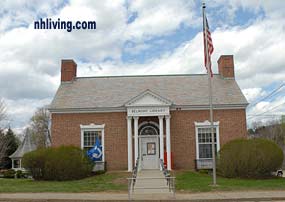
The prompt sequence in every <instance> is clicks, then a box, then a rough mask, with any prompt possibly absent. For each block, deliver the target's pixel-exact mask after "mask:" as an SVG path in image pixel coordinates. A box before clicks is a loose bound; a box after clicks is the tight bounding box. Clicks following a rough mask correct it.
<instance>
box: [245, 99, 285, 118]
mask: <svg viewBox="0 0 285 202" xmlns="http://www.w3.org/2000/svg"><path fill="white" fill-rule="evenodd" d="M283 104H285V102H283V103H281V104H279V105H277V106H275V107H273V108H271V109H268V110H267V111H265V112H262V113H260V114H255V115H253V116H260V115H263V114H265V113H267V112H270V111H272V110H274V109H277V108H278V107H280V106H281V105H283ZM248 116H251V115H248ZM253 116H251V117H249V118H248V119H251V118H254V117H253ZM280 116H281V115H280Z"/></svg>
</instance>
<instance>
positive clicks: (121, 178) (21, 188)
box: [0, 171, 285, 193]
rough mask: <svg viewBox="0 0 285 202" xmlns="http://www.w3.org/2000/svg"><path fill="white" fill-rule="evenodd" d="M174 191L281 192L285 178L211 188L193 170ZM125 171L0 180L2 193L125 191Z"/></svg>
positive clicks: (180, 175)
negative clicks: (67, 177) (66, 177)
mask: <svg viewBox="0 0 285 202" xmlns="http://www.w3.org/2000/svg"><path fill="white" fill-rule="evenodd" d="M174 174H175V176H176V189H177V191H179V192H207V191H235V190H281V189H282V190H284V189H285V178H274V179H260V180H249V179H227V178H222V177H218V178H217V182H218V186H217V187H213V186H211V183H212V177H211V176H210V175H207V174H201V173H197V172H192V171H177V172H175V173H174ZM129 176H130V174H129V173H127V172H107V173H105V174H102V175H96V176H93V177H89V178H86V179H83V180H75V181H65V182H57V181H34V180H31V179H3V178H0V193H1V192H2V193H3V192H98V191H112V192H113V191H123V192H127V180H126V178H127V177H129Z"/></svg>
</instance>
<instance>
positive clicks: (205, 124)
mask: <svg viewBox="0 0 285 202" xmlns="http://www.w3.org/2000/svg"><path fill="white" fill-rule="evenodd" d="M194 123H195V133H196V159H197V160H199V159H200V158H199V142H198V141H199V138H198V129H199V128H211V122H210V121H208V120H206V121H204V122H194ZM213 127H214V128H216V139H217V152H219V151H220V122H219V121H217V122H213ZM204 159H205V160H207V159H206V158H203V160H204ZM209 159H212V158H209Z"/></svg>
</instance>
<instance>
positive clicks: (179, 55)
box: [0, 0, 285, 133]
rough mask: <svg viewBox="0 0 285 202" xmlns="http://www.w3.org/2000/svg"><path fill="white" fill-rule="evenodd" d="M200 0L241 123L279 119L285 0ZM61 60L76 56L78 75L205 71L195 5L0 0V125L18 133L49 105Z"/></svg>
mask: <svg viewBox="0 0 285 202" xmlns="http://www.w3.org/2000/svg"><path fill="white" fill-rule="evenodd" d="M205 3H206V6H207V8H206V15H207V18H208V22H209V26H210V31H211V33H212V40H213V44H214V53H213V55H212V64H213V72H214V73H218V72H217V60H218V58H219V56H220V55H223V54H224V55H234V62H235V76H236V81H237V82H238V84H239V86H240V88H241V90H242V92H243V93H244V95H245V96H246V98H247V100H248V102H249V103H251V104H250V105H249V106H248V108H247V122H248V126H251V125H252V124H253V123H254V122H258V121H263V122H266V121H270V120H275V119H279V118H280V115H281V114H283V113H284V114H285V104H284V103H285V57H284V56H285V52H284V50H285V40H284V39H285V12H284V10H285V1H283V0H274V1H269V0H259V1H258V0H251V1H248V0H211V1H210V0H209V1H205ZM40 18H51V19H54V20H57V19H58V18H60V19H61V20H72V21H77V20H95V21H96V23H97V24H96V25H97V29H96V30H73V31H72V32H67V31H66V30H37V29H34V21H36V20H39V19H40ZM61 59H74V60H75V61H76V63H77V65H78V70H77V71H78V73H77V75H78V76H102V75H149V74H196V73H206V70H205V68H204V66H203V39H202V12H201V1H194V0H175V1H174V0H132V1H131V0H104V1H101V0H70V1H67V0H46V1H40V0H30V1H26V0H2V1H0V98H1V99H3V100H4V102H5V104H6V107H7V115H8V116H7V121H6V125H7V124H9V125H10V126H11V128H12V129H14V131H16V132H17V133H21V131H23V129H24V128H25V127H26V126H27V125H28V124H29V120H30V118H31V116H32V115H33V113H34V112H35V110H36V109H37V108H38V107H42V106H46V105H48V104H50V102H51V101H52V98H53V96H54V95H55V92H56V90H57V88H58V86H59V84H60V62H61ZM270 94H271V95H270ZM268 95H269V97H268Z"/></svg>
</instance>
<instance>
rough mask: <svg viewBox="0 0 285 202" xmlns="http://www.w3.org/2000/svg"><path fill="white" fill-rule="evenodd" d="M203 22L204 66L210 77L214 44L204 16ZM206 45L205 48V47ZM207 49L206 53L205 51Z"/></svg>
mask: <svg viewBox="0 0 285 202" xmlns="http://www.w3.org/2000/svg"><path fill="white" fill-rule="evenodd" d="M205 22H206V25H204V26H203V27H204V56H205V67H206V69H207V72H208V73H210V75H211V77H213V72H212V63H211V55H212V53H213V51H214V46H213V42H212V37H211V32H210V28H209V25H208V20H207V18H206V16H205ZM206 46H207V48H206ZM207 51H208V53H207Z"/></svg>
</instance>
